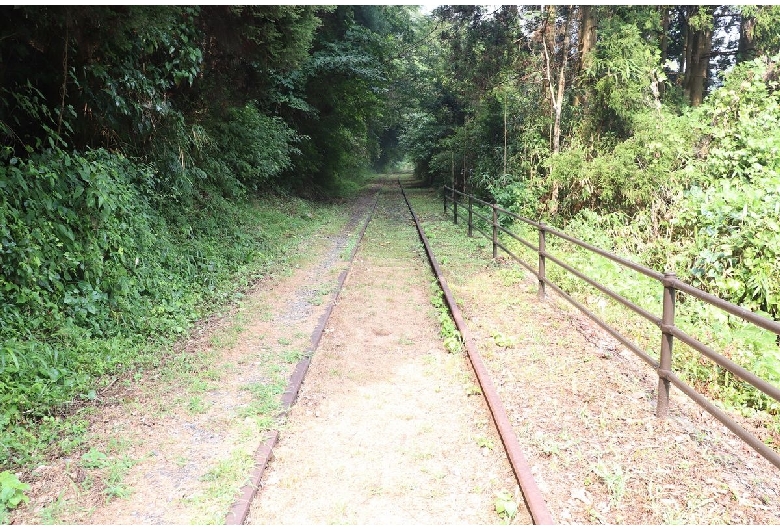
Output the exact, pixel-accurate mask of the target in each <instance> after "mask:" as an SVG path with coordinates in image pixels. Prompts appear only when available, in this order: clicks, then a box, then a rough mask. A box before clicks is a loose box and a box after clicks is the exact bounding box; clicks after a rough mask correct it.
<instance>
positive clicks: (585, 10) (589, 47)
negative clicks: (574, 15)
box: [577, 6, 596, 73]
mask: <svg viewBox="0 0 780 530" xmlns="http://www.w3.org/2000/svg"><path fill="white" fill-rule="evenodd" d="M579 10H580V32H579V52H580V54H579V55H580V62H579V65H578V66H577V72H578V73H579V71H580V70H581V69H583V68H588V66H589V65H590V56H591V54H592V53H593V50H594V49H595V48H596V6H580V7H579Z"/></svg>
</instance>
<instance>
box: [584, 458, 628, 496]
mask: <svg viewBox="0 0 780 530" xmlns="http://www.w3.org/2000/svg"><path fill="white" fill-rule="evenodd" d="M593 472H594V473H595V474H596V476H597V477H599V478H600V479H601V481H602V482H603V483H604V484H605V485H606V486H607V491H608V492H609V495H610V504H611V505H613V506H615V505H618V504H620V501H621V500H622V499H623V495H625V493H626V482H627V481H628V477H629V475H628V473H625V472H624V471H623V468H622V467H621V466H620V464H618V463H616V464H615V465H614V466H612V470H611V471H610V470H609V468H608V467H607V465H606V464H605V463H603V462H598V463H597V464H596V465H595V466H593Z"/></svg>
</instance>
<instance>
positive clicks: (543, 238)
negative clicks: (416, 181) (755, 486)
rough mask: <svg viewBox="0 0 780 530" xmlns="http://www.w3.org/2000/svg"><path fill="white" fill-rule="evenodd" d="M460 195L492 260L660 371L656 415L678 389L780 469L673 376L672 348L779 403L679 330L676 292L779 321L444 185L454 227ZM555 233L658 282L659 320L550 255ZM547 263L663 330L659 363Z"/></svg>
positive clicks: (771, 454) (763, 384)
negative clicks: (517, 227)
mask: <svg viewBox="0 0 780 530" xmlns="http://www.w3.org/2000/svg"><path fill="white" fill-rule="evenodd" d="M448 195H449V196H448ZM461 197H463V198H464V199H466V200H467V204H466V205H460V206H461V207H465V208H466V211H467V214H468V221H467V223H468V225H467V226H468V235H469V236H472V235H473V231H474V230H477V231H478V232H479V233H480V234H482V235H483V236H484V237H486V238H487V239H490V240H491V241H492V243H493V258H496V257H498V249H501V250H503V251H504V252H506V253H507V254H508V255H509V256H510V257H512V258H513V259H514V260H515V261H517V262H518V263H520V264H521V265H522V266H523V267H525V268H526V269H528V270H529V271H530V272H531V273H532V274H533V275H535V276H536V277H537V278H538V280H539V291H538V294H539V298H540V299H544V298H545V291H546V289H547V287H550V288H552V289H553V290H554V291H555V292H557V293H558V294H559V295H560V296H562V297H563V298H565V299H566V300H568V301H569V302H570V303H571V304H572V305H574V306H575V307H577V309H579V310H580V311H582V312H583V313H585V315H587V316H588V317H589V318H590V319H591V320H593V321H594V322H595V323H596V324H598V325H599V326H600V327H601V328H603V329H604V330H605V331H606V332H607V333H609V334H610V335H612V336H613V337H614V338H615V339H616V340H617V341H619V342H620V343H621V344H623V345H624V346H625V347H626V348H628V349H629V350H631V351H632V352H634V353H635V354H636V355H637V356H639V358H640V359H642V360H643V361H644V362H646V363H647V364H648V365H650V366H652V367H653V368H654V369H655V371H656V373H657V374H658V399H657V403H656V414H657V416H658V417H665V416H666V415H667V414H668V412H669V390H670V386H671V385H674V386H675V387H677V388H678V389H679V390H681V391H682V392H683V393H684V394H685V395H687V396H688V397H689V398H691V399H692V400H693V401H694V402H696V403H697V404H698V405H699V406H700V407H702V408H703V409H705V410H706V411H707V412H709V413H710V414H711V415H712V416H714V417H715V418H716V419H717V420H719V421H720V422H721V423H722V424H723V425H725V426H726V427H727V428H728V429H729V430H730V431H731V432H733V433H734V434H736V435H737V436H738V437H739V438H741V439H742V440H743V441H745V443H747V444H748V445H750V447H752V448H753V449H755V450H756V451H757V452H758V453H759V454H760V455H761V456H763V457H764V458H766V459H767V460H769V461H770V462H771V463H772V464H774V465H775V466H776V467H777V468H779V469H780V454H778V453H776V452H775V451H774V450H773V449H772V448H770V447H769V446H767V445H766V444H764V443H763V442H762V441H761V440H759V439H758V438H756V437H755V436H754V435H753V434H751V433H749V432H748V431H746V430H745V429H744V428H743V427H742V426H741V425H740V424H739V423H737V422H736V421H734V420H733V419H732V418H731V417H729V415H728V414H727V413H726V412H724V411H723V410H721V409H720V408H719V407H718V406H717V405H715V403H713V402H711V401H710V400H708V399H707V398H706V397H705V396H704V395H702V394H701V393H699V392H698V391H697V390H695V389H694V388H693V387H691V386H690V385H688V384H687V383H685V382H684V381H683V380H681V379H680V378H679V377H678V376H677V374H675V373H674V371H673V370H672V352H673V344H674V339H675V338H677V339H678V340H680V341H682V342H683V343H685V344H687V345H688V346H690V347H691V348H693V349H694V350H696V351H698V352H699V353H701V354H702V355H704V356H705V357H707V358H708V359H710V360H711V361H713V362H715V363H716V364H717V365H719V366H721V367H722V368H724V369H725V370H727V371H728V372H730V373H731V374H733V375H734V376H736V377H737V378H739V379H741V380H742V381H744V382H746V383H748V384H750V385H753V387H754V388H756V389H758V390H759V391H761V392H763V393H764V394H766V395H767V396H769V397H771V398H772V399H775V400H777V401H780V388H777V387H776V386H774V385H772V384H771V383H769V382H767V381H765V380H763V379H761V378H759V377H758V376H756V375H755V374H754V373H752V372H750V371H749V370H746V369H745V368H743V367H742V366H740V365H738V364H737V363H735V362H733V361H732V360H731V359H729V358H727V357H725V356H723V355H721V354H720V353H718V352H716V351H715V350H713V349H712V348H710V347H709V346H707V345H706V344H704V343H702V342H701V341H699V340H698V339H696V338H694V337H693V336H691V335H689V334H688V333H686V332H684V331H683V330H681V329H679V328H678V327H676V326H675V321H674V315H675V301H676V295H677V292H678V291H679V292H682V293H686V294H687V295H690V296H692V297H694V298H697V299H699V300H701V301H703V302H705V303H707V304H710V305H713V306H715V307H718V308H720V309H722V310H723V311H726V312H728V313H730V314H732V315H734V316H736V317H739V318H741V319H743V320H745V321H747V322H750V323H752V324H754V325H756V326H758V327H760V328H762V329H765V330H767V331H769V332H771V333H775V334H778V335H780V322H776V321H774V320H770V319H768V318H765V317H763V316H761V315H758V314H756V313H753V312H751V311H748V310H747V309H745V308H742V307H739V306H737V305H735V304H732V303H730V302H727V301H726V300H723V299H721V298H718V297H717V296H713V295H711V294H709V293H707V292H704V291H702V290H700V289H697V288H696V287H693V286H692V285H689V284H687V283H685V282H682V281H680V280H678V279H677V277H676V276H675V274H674V273H670V272H667V273H660V272H657V271H654V270H652V269H649V268H647V267H644V266H642V265H639V264H636V263H633V262H631V261H629V260H627V259H624V258H621V257H619V256H616V255H615V254H612V253H611V252H607V251H605V250H602V249H600V248H597V247H595V246H593V245H590V244H588V243H585V242H584V241H580V240H579V239H576V238H574V237H572V236H570V235H568V234H565V233H564V232H561V231H560V230H557V229H555V228H553V227H550V226H547V225H545V224H544V223H541V222H537V221H533V220H531V219H526V218H525V217H521V216H519V215H517V214H515V213H513V212H510V211H507V210H505V209H503V208H501V207H500V206H498V205H497V204H490V203H488V202H485V201H482V200H480V199H478V198H477V197H474V196H473V195H469V194H466V193H463V192H461V191H458V190H455V189H453V188H451V187H449V186H445V187H444V211H445V213H446V212H447V201H448V199H449V201H450V202H451V203H452V212H453V220H454V222H455V224H457V223H458V206H459V203H460V202H461V201H460V198H461ZM475 206H482V207H485V208H488V209H490V212H491V215H490V216H487V215H483V214H482V213H481V212H479V211H478V210H477V209H476V208H475ZM499 214H501V215H504V216H508V217H510V218H512V219H514V220H516V221H520V222H521V223H524V224H526V225H528V226H531V227H534V228H536V230H537V232H538V236H539V238H538V244H537V245H534V244H533V243H531V242H529V241H527V240H526V239H524V238H522V237H520V236H518V235H517V234H515V233H513V232H511V231H509V230H508V229H506V228H504V227H503V226H501V224H500V223H499V222H498V217H499ZM475 217H476V218H477V219H478V220H481V221H484V223H485V224H486V225H487V226H490V227H492V230H491V232H492V233H491V234H488V233H486V232H485V231H483V230H482V229H481V228H479V226H477V225H476V224H475V222H474V218H475ZM500 233H504V234H506V235H507V236H509V237H511V238H512V239H514V240H515V241H517V242H519V243H521V244H522V245H524V246H525V247H527V248H529V249H530V250H532V251H533V252H535V253H536V254H537V255H538V259H539V262H538V265H537V267H536V268H534V267H533V266H531V265H529V264H528V263H526V262H525V261H523V260H522V259H521V258H519V257H518V256H516V255H515V254H514V253H513V252H512V251H511V250H509V249H508V248H507V247H506V246H505V245H504V244H503V243H502V242H501V241H500V239H499V234H500ZM551 235H552V236H556V237H559V238H561V239H563V240H565V241H568V242H570V243H573V244H574V245H576V246H578V247H580V248H583V249H585V250H587V251H589V252H592V253H595V254H598V255H600V256H603V257H605V258H607V259H609V260H611V261H613V262H615V263H617V264H619V265H621V266H623V267H627V268H629V269H632V270H634V271H636V272H638V273H640V274H642V275H644V276H646V277H648V278H651V279H653V280H655V281H657V282H658V283H659V284H660V285H661V287H662V289H663V298H662V304H663V305H662V313H661V316H660V317H659V316H656V315H654V314H652V313H650V312H649V311H647V310H646V309H644V308H642V307H640V306H639V305H637V304H635V303H633V302H632V301H630V300H628V299H626V298H625V297H623V296H621V295H619V294H617V293H616V292H614V291H613V290H611V289H610V288H608V287H606V286H604V285H602V284H600V283H598V282H596V281H595V280H593V279H591V278H589V277H587V276H586V275H585V274H583V273H582V272H580V271H578V270H576V269H575V268H574V267H572V266H570V265H569V264H567V263H565V262H564V261H562V260H561V259H559V258H557V257H555V256H553V255H552V254H550V253H549V252H547V249H546V244H547V239H548V237H549V236H551ZM548 261H549V262H552V263H554V264H555V265H558V266H559V267H561V268H562V269H564V270H565V271H567V272H569V273H571V274H572V275H574V276H575V277H577V278H579V279H581V280H583V281H584V282H586V283H587V284H589V285H591V286H592V287H594V288H596V289H598V290H599V291H601V292H602V293H604V294H605V295H607V296H608V297H610V298H612V299H613V300H615V301H617V302H618V303H620V304H622V305H623V306H625V307H627V308H628V309H630V310H631V311H633V312H634V313H636V314H637V315H639V316H641V317H643V318H644V319H646V320H647V321H649V322H650V323H652V324H655V325H656V326H657V327H658V328H659V329H660V331H661V350H660V355H659V358H658V360H656V359H654V358H652V357H651V356H649V355H648V354H647V353H646V352H645V351H643V350H642V349H641V348H640V347H639V346H637V345H636V344H634V343H633V342H632V341H631V340H630V339H628V338H626V337H625V336H623V335H622V334H621V333H620V332H619V331H618V330H616V329H615V328H614V327H612V326H610V325H609V324H607V323H606V322H604V321H603V320H602V319H601V318H599V317H598V316H597V315H595V314H594V313H593V312H591V311H590V310H588V309H587V308H586V307H585V306H584V305H583V304H582V303H580V302H579V301H577V300H575V299H574V298H573V297H572V296H570V295H569V294H568V293H567V292H565V291H564V290H563V289H562V288H560V287H559V286H558V285H556V284H555V283H553V282H552V281H550V280H549V278H548V277H547V273H546V267H547V262H548Z"/></svg>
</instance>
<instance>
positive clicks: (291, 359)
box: [282, 350, 306, 364]
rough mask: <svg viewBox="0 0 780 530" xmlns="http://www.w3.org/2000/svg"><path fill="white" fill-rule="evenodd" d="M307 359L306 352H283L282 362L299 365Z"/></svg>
mask: <svg viewBox="0 0 780 530" xmlns="http://www.w3.org/2000/svg"><path fill="white" fill-rule="evenodd" d="M304 357H306V352H303V351H301V350H287V351H285V352H282V360H283V361H284V362H286V363H290V364H292V363H297V362H298V361H300V360H301V359H303V358H304Z"/></svg>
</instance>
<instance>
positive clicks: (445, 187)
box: [444, 186, 447, 215]
mask: <svg viewBox="0 0 780 530" xmlns="http://www.w3.org/2000/svg"><path fill="white" fill-rule="evenodd" d="M444 215H447V186H444Z"/></svg>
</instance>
